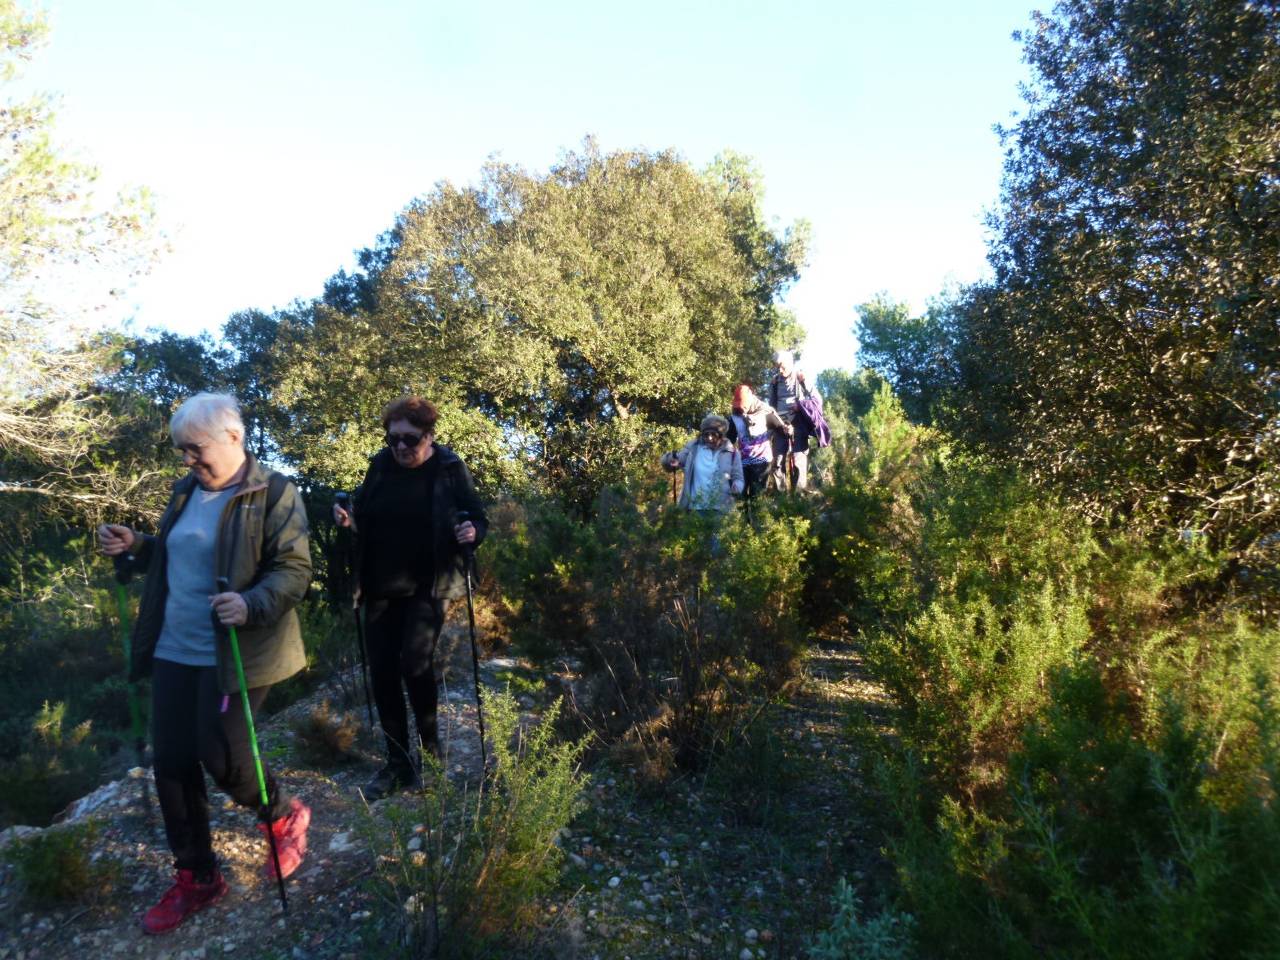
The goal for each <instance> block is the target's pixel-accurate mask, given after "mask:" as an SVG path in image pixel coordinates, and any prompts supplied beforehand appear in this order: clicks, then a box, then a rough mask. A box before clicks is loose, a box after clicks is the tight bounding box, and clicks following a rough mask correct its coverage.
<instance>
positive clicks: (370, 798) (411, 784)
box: [364, 763, 422, 803]
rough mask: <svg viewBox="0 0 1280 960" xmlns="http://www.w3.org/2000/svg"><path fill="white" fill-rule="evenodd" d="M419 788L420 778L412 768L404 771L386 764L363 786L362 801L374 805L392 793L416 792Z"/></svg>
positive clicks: (401, 768)
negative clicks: (402, 791)
mask: <svg viewBox="0 0 1280 960" xmlns="http://www.w3.org/2000/svg"><path fill="white" fill-rule="evenodd" d="M421 786H422V778H421V777H419V776H418V772H417V771H416V770H414V769H413V768H412V767H409V768H408V769H406V768H405V767H403V766H400V765H398V764H392V763H388V764H387V765H386V766H384V767H383V768H382V769H381V770H379V771H378V772H377V773H375V774H374V775H373V779H372V780H370V781H369V782H368V783H366V784H365V785H364V799H365V801H366V802H367V803H376V802H377V801H378V800H382V799H384V798H386V797H389V796H391V795H392V794H393V793H399V792H400V791H401V790H417V789H419V788H420V787H421Z"/></svg>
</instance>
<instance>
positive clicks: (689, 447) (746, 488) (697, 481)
mask: <svg viewBox="0 0 1280 960" xmlns="http://www.w3.org/2000/svg"><path fill="white" fill-rule="evenodd" d="M774 363H775V366H776V372H775V373H774V375H773V377H772V378H771V379H770V380H769V385H768V397H769V402H768V403H766V402H765V401H764V400H762V399H761V398H760V397H758V396H756V393H755V390H754V389H753V388H752V387H751V385H750V384H746V383H740V384H738V386H737V387H735V388H734V391H733V405H732V408H731V411H730V414H729V416H728V417H722V416H720V415H719V414H714V413H713V414H709V415H708V416H706V417H704V418H703V420H702V423H701V424H700V425H699V427H698V435H697V436H696V437H694V438H693V439H692V440H690V441H689V442H688V443H687V444H685V446H684V447H683V448H682V449H680V450H672V451H670V452H668V453H664V454H663V455H662V457H661V459H660V461H659V462H660V463H661V464H662V466H663V468H664V469H666V470H670V471H673V472H674V471H676V470H683V471H684V484H683V487H682V489H681V493H680V495H679V497H678V498H677V503H678V504H679V505H680V506H681V507H682V508H684V509H686V510H696V511H699V512H704V513H707V514H717V513H720V514H724V513H728V512H729V511H730V510H732V509H733V504H734V498H735V497H739V496H743V495H744V494H745V496H746V497H747V499H748V501H749V500H750V499H751V498H753V497H755V496H757V495H759V494H760V493H761V492H762V491H763V490H764V489H765V488H766V486H767V485H772V487H773V489H774V490H777V491H779V492H782V491H786V490H794V491H797V492H805V491H807V490H809V448H810V444H811V441H814V442H817V444H818V445H819V446H826V445H827V444H828V443H830V442H831V433H830V431H829V429H828V428H827V423H826V419H825V418H824V417H823V415H822V398H821V397H820V396H819V395H818V392H817V391H816V390H814V389H813V388H812V387H810V386H809V385H808V383H806V381H805V376H804V374H803V373H801V372H800V371H799V370H798V369H797V368H796V366H795V358H794V356H793V355H792V354H791V352H790V351H787V350H779V351H778V352H777V353H776V354H775V355H774Z"/></svg>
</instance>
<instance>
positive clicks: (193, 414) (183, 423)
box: [169, 393, 244, 443]
mask: <svg viewBox="0 0 1280 960" xmlns="http://www.w3.org/2000/svg"><path fill="white" fill-rule="evenodd" d="M223 431H226V432H228V433H230V432H232V431H234V432H235V433H236V434H238V435H239V437H240V442H241V443H243V442H244V420H242V419H241V418H240V404H238V403H236V398H235V397H233V396H231V394H229V393H197V394H196V395H195V396H193V397H188V398H187V399H186V400H184V401H183V402H182V406H180V407H178V409H177V410H176V411H174V414H173V419H171V420H170V421H169V434H170V436H172V437H173V442H174V443H193V442H195V441H197V440H200V439H203V438H208V439H210V440H220V439H221V436H220V434H221V433H222V432H223Z"/></svg>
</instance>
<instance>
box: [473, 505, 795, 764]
mask: <svg viewBox="0 0 1280 960" xmlns="http://www.w3.org/2000/svg"><path fill="white" fill-rule="evenodd" d="M808 523H809V522H808V520H807V519H806V518H805V517H803V516H794V515H793V516H788V515H785V514H783V513H781V512H779V513H775V512H773V511H770V510H767V509H762V510H759V511H757V515H756V517H755V518H754V521H753V522H752V523H750V524H748V523H746V522H744V521H743V520H742V519H741V518H740V517H739V516H737V515H734V516H730V517H726V518H724V519H723V520H719V519H708V518H704V517H702V516H698V515H691V514H689V513H687V512H685V511H676V510H671V509H665V508H657V507H656V506H655V507H654V508H651V509H649V510H644V509H641V508H640V507H639V506H637V505H636V504H634V503H633V502H631V501H629V500H627V499H624V498H621V497H616V496H606V497H603V498H602V500H601V503H600V509H599V511H598V513H597V515H596V517H595V518H593V519H592V520H591V521H587V522H583V521H577V520H574V519H572V518H570V517H568V516H567V515H566V514H565V513H564V512H563V511H562V510H561V509H559V508H558V507H555V506H554V505H543V506H539V507H531V508H529V509H528V510H527V511H526V513H525V515H524V517H523V518H520V519H518V520H517V521H516V522H515V523H513V525H512V529H511V530H510V531H509V535H508V536H505V537H503V538H502V540H501V541H500V543H498V544H496V545H495V546H496V549H495V552H494V554H493V555H492V556H491V558H490V562H491V563H492V565H493V568H494V571H495V576H496V579H497V582H498V584H499V585H500V587H501V590H502V592H503V596H504V597H505V603H506V606H507V608H508V609H509V610H510V611H511V618H510V622H511V629H512V632H513V635H514V638H515V640H516V642H517V643H518V644H519V645H520V646H521V647H522V648H523V649H524V650H525V651H526V652H528V653H529V654H530V655H531V656H532V657H533V658H534V659H535V660H537V661H539V662H541V663H543V664H547V665H550V664H553V663H554V662H555V661H557V660H558V659H559V658H567V659H568V660H569V661H571V662H573V663H575V664H577V665H580V666H581V668H582V675H583V681H582V682H581V683H580V684H577V685H575V688H574V690H573V703H572V707H573V711H574V716H575V718H576V719H577V720H578V721H579V722H580V723H581V724H583V725H584V726H586V727H587V728H589V729H591V730H592V731H593V732H594V733H596V734H597V735H599V736H600V737H601V738H602V739H603V740H604V741H606V742H613V743H625V744H626V745H627V746H628V749H630V750H631V751H633V752H637V753H638V759H637V763H636V765H637V766H638V767H642V768H645V769H647V770H649V771H650V772H651V774H652V775H653V776H654V777H656V778H658V779H661V778H662V777H663V776H665V774H666V773H667V772H668V771H669V769H670V765H671V764H678V765H680V766H682V767H684V768H704V767H705V765H706V764H707V763H708V762H709V761H710V760H711V758H712V757H714V756H715V755H716V754H717V752H718V751H721V750H723V749H724V748H725V746H726V744H727V743H728V741H729V740H730V739H731V738H732V737H733V736H734V735H735V734H736V733H737V732H738V731H740V730H741V729H742V727H743V722H742V721H743V719H744V718H745V716H746V714H747V712H748V711H750V710H752V709H754V707H753V706H752V704H753V703H758V702H760V701H761V698H765V697H767V696H768V695H769V694H770V693H771V692H772V691H775V690H777V689H779V688H780V687H781V685H782V684H783V683H785V682H786V680H787V679H788V678H789V677H790V676H791V675H792V674H793V673H794V670H795V665H796V662H797V659H798V656H799V654H800V651H801V650H802V648H803V641H804V625H803V622H802V619H801V616H800V597H801V595H802V587H803V583H804V577H805V570H806V562H805V561H806V555H807V551H808V549H809V546H810V542H811V538H810V537H809V536H808Z"/></svg>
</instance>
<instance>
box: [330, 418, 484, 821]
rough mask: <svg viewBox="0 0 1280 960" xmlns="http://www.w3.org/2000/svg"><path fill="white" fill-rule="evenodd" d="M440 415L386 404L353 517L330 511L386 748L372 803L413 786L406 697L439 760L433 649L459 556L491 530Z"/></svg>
mask: <svg viewBox="0 0 1280 960" xmlns="http://www.w3.org/2000/svg"><path fill="white" fill-rule="evenodd" d="M437 416H438V415H437V412H436V408H435V406H434V405H433V404H432V403H431V402H430V401H428V400H424V399H423V398H421V397H413V396H406V397H401V398H400V399H398V400H395V401H393V402H392V403H390V404H389V405H388V406H387V408H386V410H384V411H383V414H382V428H383V430H384V431H385V439H386V447H385V448H384V449H382V450H380V451H379V452H378V453H376V454H375V455H374V456H373V458H372V459H371V460H370V462H369V469H368V471H367V472H366V473H365V477H364V482H363V483H362V484H361V485H360V487H359V488H358V489H357V490H356V492H355V496H354V497H353V498H352V504H351V507H352V509H351V510H349V511H348V510H345V509H343V508H342V507H341V506H340V505H338V504H336V503H335V504H334V508H333V519H334V522H335V523H337V524H338V525H339V526H342V527H348V526H349V527H351V528H352V530H353V531H354V532H355V534H356V571H357V574H356V576H357V581H358V585H357V589H358V590H359V591H360V596H361V602H362V603H363V604H364V608H365V643H366V645H367V649H368V655H369V672H370V675H371V679H372V682H373V700H374V703H375V704H376V705H377V707H378V720H379V722H380V724H381V726H382V733H383V737H384V738H385V740H386V744H387V762H386V764H385V765H384V766H383V767H382V769H380V770H379V771H378V772H377V774H375V776H374V777H373V779H372V780H370V781H369V783H368V785H366V787H365V788H364V796H365V799H366V800H369V801H374V800H380V799H382V798H383V797H386V796H388V795H390V794H392V793H394V792H395V791H397V790H403V789H405V788H411V787H415V786H417V785H418V783H419V782H420V777H419V773H418V770H417V767H416V764H415V757H414V753H413V751H412V750H410V744H409V719H408V715H407V712H406V710H405V706H404V692H403V691H404V690H406V689H407V690H408V693H409V702H410V704H411V705H412V707H413V715H414V722H415V725H416V727H417V731H418V739H419V741H420V743H421V745H422V749H423V750H424V751H426V752H428V753H432V754H434V755H435V756H437V757H438V756H439V755H440V742H439V732H438V724H437V720H436V704H437V701H438V696H439V695H438V691H437V688H436V673H435V664H434V662H433V661H434V657H435V647H436V640H437V638H438V637H439V635H440V630H441V628H442V627H443V625H444V618H445V610H446V604H447V602H448V601H449V600H454V599H459V598H461V597H462V596H464V595H465V592H466V585H467V553H466V551H467V550H468V549H474V547H476V546H478V545H479V544H480V543H481V542H482V541H483V540H484V535H485V531H486V530H487V529H488V526H489V524H488V519H487V518H486V516H485V513H484V507H483V506H482V505H481V503H480V498H479V496H478V495H477V494H476V490H475V484H474V483H473V482H472V479H471V473H470V472H469V471H468V470H467V466H466V464H464V463H463V462H462V459H461V458H460V457H459V456H458V455H457V454H456V453H454V452H453V451H452V450H450V449H449V448H448V447H446V446H443V445H441V444H438V443H436V441H435V427H436V419H437ZM464 514H465V518H464Z"/></svg>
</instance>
